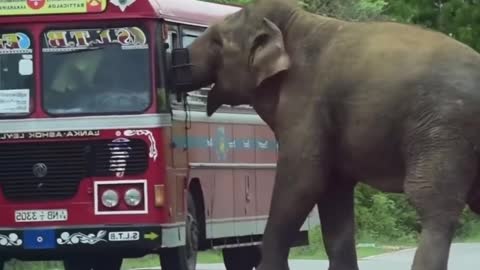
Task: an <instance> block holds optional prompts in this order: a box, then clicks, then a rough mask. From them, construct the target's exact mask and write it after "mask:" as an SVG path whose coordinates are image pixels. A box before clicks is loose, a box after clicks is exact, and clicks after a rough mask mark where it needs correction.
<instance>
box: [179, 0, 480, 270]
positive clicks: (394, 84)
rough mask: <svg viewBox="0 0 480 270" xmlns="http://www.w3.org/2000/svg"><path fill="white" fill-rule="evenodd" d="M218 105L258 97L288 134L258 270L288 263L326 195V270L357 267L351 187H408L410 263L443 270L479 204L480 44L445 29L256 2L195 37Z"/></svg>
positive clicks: (266, 115)
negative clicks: (413, 240) (463, 221)
mask: <svg viewBox="0 0 480 270" xmlns="http://www.w3.org/2000/svg"><path fill="white" fill-rule="evenodd" d="M176 53H178V54H179V55H180V54H181V53H184V55H188V57H189V60H188V65H182V66H181V67H180V65H179V63H178V61H177V62H175V61H174V62H173V63H172V65H174V67H173V70H174V72H177V74H179V73H178V72H184V73H183V74H187V73H185V71H186V70H188V71H189V72H190V73H189V74H190V75H191V77H190V78H189V83H188V84H184V85H183V86H181V85H180V84H178V85H177V86H175V87H176V90H175V91H177V92H180V93H184V94H185V93H188V92H190V91H193V90H195V89H198V88H200V87H204V86H209V85H213V87H212V88H211V90H210V91H209V93H208V97H207V112H206V113H207V115H208V116H211V115H212V114H214V113H215V112H216V111H217V110H218V109H219V108H220V106H222V105H227V106H228V105H230V106H237V105H242V104H247V105H248V104H249V105H251V106H252V107H253V108H254V109H255V111H256V113H257V114H258V115H259V116H260V117H261V118H262V119H263V120H264V121H265V122H266V123H267V124H268V126H269V127H270V128H271V130H272V131H273V132H274V135H275V138H276V140H277V141H278V144H279V146H278V159H277V171H276V177H275V183H274V187H273V194H272V198H271V205H270V212H269V217H268V221H267V225H266V228H265V231H264V235H263V239H262V245H261V262H260V265H259V267H258V268H257V269H260V270H286V269H289V266H288V260H287V258H288V255H289V252H290V247H291V244H292V241H293V237H294V235H295V232H297V231H298V230H299V228H300V226H301V224H302V222H303V221H304V220H305V218H306V216H307V215H308V213H309V212H310V211H312V209H314V207H315V205H316V206H317V208H318V212H319V216H320V224H321V230H322V234H323V243H324V246H325V249H326V253H327V255H328V259H329V270H358V269H359V267H358V262H357V254H356V250H355V220H354V196H353V194H354V189H355V187H356V186H357V184H358V183H364V184H367V185H369V186H371V187H373V188H376V189H377V190H380V191H382V192H391V193H403V194H405V196H406V198H407V199H408V201H409V202H410V203H411V205H412V206H413V207H414V208H415V209H416V213H417V214H418V217H419V220H420V222H421V232H420V235H419V245H418V248H417V250H416V252H415V256H414V259H413V262H412V266H411V269H413V270H446V269H447V265H448V257H449V250H450V245H451V242H452V238H453V236H454V232H455V230H456V226H457V224H458V222H459V217H460V215H461V213H462V211H463V209H465V207H466V206H469V207H470V208H471V209H472V210H473V211H474V212H476V213H477V214H478V213H480V176H479V175H478V172H479V169H480V166H479V164H480V163H479V157H480V155H479V147H480V117H478V116H479V115H480V55H479V54H478V53H477V52H476V51H475V50H474V49H473V48H471V47H469V46H467V45H465V44H463V43H461V42H460V41H457V40H456V39H454V38H452V37H450V36H448V35H447V34H444V33H441V32H439V31H434V30H431V29H428V28H426V27H422V26H418V25H411V24H407V23H399V22H393V21H379V20H377V21H368V22H366V21H349V20H345V19H337V18H334V17H330V16H323V15H318V14H314V13H311V12H308V11H306V10H305V9H303V8H302V6H301V5H300V4H299V3H297V1H294V0H257V1H253V2H251V3H250V4H248V5H245V6H243V7H241V9H240V10H239V11H236V12H235V13H232V14H229V15H227V16H225V17H224V18H222V19H220V20H219V21H216V22H215V23H212V24H211V25H210V26H209V27H208V28H206V30H205V31H204V32H203V33H202V34H201V35H200V36H199V37H198V38H197V39H196V40H195V41H193V42H192V43H191V44H190V45H189V46H187V47H186V48H183V51H182V49H180V50H179V51H177V52H176Z"/></svg>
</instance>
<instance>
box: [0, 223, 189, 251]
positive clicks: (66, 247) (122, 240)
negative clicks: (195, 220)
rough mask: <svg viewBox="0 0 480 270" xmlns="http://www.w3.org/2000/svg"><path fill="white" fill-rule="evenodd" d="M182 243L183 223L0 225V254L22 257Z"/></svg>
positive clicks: (150, 248)
mask: <svg viewBox="0 0 480 270" xmlns="http://www.w3.org/2000/svg"><path fill="white" fill-rule="evenodd" d="M184 244H185V227H184V225H176V226H162V225H159V226H152V225H125V226H114V225H111V226H108V225H107V226H88V227H86V226H84V227H35V228H21V229H13V228H12V229H9V228H0V256H1V257H3V258H18V259H25V260H35V259H38V258H45V259H47V258H48V259H56V258H62V257H64V256H65V255H69V254H76V255H80V254H82V253H87V254H98V253H114V254H118V255H120V254H121V255H122V256H123V257H141V256H144V255H146V254H148V253H155V252H156V251H157V250H159V249H160V248H164V247H175V246H180V245H184Z"/></svg>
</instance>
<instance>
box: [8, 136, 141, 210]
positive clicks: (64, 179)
mask: <svg viewBox="0 0 480 270" xmlns="http://www.w3.org/2000/svg"><path fill="white" fill-rule="evenodd" d="M0 153H1V154H2V155H1V156H0V188H1V189H2V192H3V195H4V196H5V198H6V199H8V200H12V201H38V200H62V199H69V198H72V197H73V196H75V195H76V193H77V191H78V187H79V185H80V182H81V181H82V180H83V179H86V178H88V177H93V176H107V177H108V176H112V177H122V176H129V175H135V174H141V173H143V172H145V170H146V169H147V167H148V151H147V145H146V143H145V142H144V141H143V140H140V139H133V140H125V141H112V140H96V141H74V142H72V141H68V142H34V143H5V144H0Z"/></svg>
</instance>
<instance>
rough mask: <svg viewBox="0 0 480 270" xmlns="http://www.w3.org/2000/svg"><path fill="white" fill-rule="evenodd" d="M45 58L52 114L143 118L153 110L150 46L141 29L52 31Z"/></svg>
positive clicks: (47, 101)
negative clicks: (103, 114) (137, 114)
mask: <svg viewBox="0 0 480 270" xmlns="http://www.w3.org/2000/svg"><path fill="white" fill-rule="evenodd" d="M42 53H43V98H44V104H43V106H44V108H45V110H46V111H47V112H49V113H51V114H71V113H74V114H101V113H140V112H142V111H144V110H146V109H147V108H148V106H149V105H150V104H151V96H152V95H151V78H150V76H151V74H150V57H149V56H150V55H149V40H148V35H147V34H146V32H145V31H144V30H142V29H141V28H139V27H118V28H101V29H100V28H99V29H67V30H65V29H62V30H48V31H46V32H44V34H43V48H42Z"/></svg>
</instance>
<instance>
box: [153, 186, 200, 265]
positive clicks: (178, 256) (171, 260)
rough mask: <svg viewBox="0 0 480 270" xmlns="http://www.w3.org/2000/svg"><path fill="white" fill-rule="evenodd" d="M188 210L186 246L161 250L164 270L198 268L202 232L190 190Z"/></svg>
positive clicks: (161, 261) (161, 262)
mask: <svg viewBox="0 0 480 270" xmlns="http://www.w3.org/2000/svg"><path fill="white" fill-rule="evenodd" d="M187 211H188V212H187V219H186V226H185V246H181V247H175V248H165V249H162V251H161V252H160V265H161V266H162V270H195V268H196V265H197V253H198V244H199V239H200V233H199V229H198V213H197V209H196V206H195V202H194V201H193V197H192V195H191V194H190V192H188V195H187Z"/></svg>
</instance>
